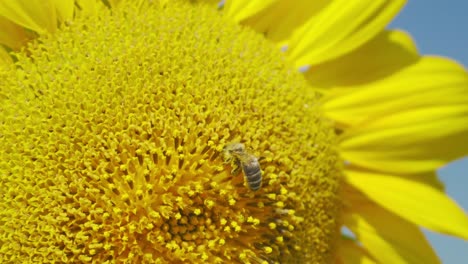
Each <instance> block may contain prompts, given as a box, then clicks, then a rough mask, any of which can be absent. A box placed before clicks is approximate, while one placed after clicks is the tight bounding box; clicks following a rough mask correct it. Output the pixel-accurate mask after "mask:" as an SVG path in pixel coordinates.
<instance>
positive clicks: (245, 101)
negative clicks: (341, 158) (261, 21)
mask: <svg viewBox="0 0 468 264" xmlns="http://www.w3.org/2000/svg"><path fill="white" fill-rule="evenodd" d="M98 13H99V14H100V15H99V16H93V17H85V16H78V17H77V18H76V19H75V20H74V21H73V22H70V23H68V25H65V24H64V25H63V26H62V28H61V29H60V30H57V32H55V33H54V34H53V35H42V36H41V37H39V38H38V39H37V40H36V41H34V42H32V43H31V44H30V45H29V46H28V48H27V49H26V50H25V51H24V52H19V53H16V54H15V59H16V63H15V65H14V66H12V67H9V68H7V69H5V70H3V71H2V73H1V74H2V78H1V81H0V89H1V90H0V91H1V94H0V101H1V104H0V105H1V106H0V109H1V112H0V113H1V120H0V122H1V130H0V137H1V140H0V190H2V195H1V196H0V197H1V198H0V260H1V261H2V262H8V261H10V262H25V261H30V262H88V261H96V262H99V263H106V262H107V263H111V262H114V261H117V262H123V261H133V262H135V263H136V262H140V263H145V262H155V261H156V262H160V263H175V262H195V263H202V262H204V263H222V262H226V261H227V262H230V263H231V262H241V263H275V262H287V263H291V262H297V263H304V261H305V260H307V261H310V262H314V263H319V262H320V263H324V262H328V261H329V260H330V258H331V255H332V252H333V247H334V241H336V235H337V233H338V228H339V223H338V222H337V220H336V219H337V217H338V212H339V209H340V208H339V203H338V198H337V192H338V185H339V180H338V175H339V173H338V172H339V166H338V165H337V158H336V152H335V148H334V144H335V141H334V133H333V131H332V129H331V125H330V123H329V122H328V121H326V120H325V119H324V118H323V117H322V115H321V113H320V110H319V106H318V95H317V94H316V93H315V92H314V91H313V90H312V89H310V88H309V87H308V85H307V83H306V81H305V80H304V78H303V77H302V76H301V75H300V74H299V73H298V72H296V71H295V70H293V69H292V68H291V67H290V65H288V64H287V63H286V62H285V59H284V57H283V55H282V54H281V53H280V52H279V51H276V49H275V47H273V46H272V45H271V44H269V43H268V42H266V41H265V40H264V39H263V37H262V36H260V35H258V34H257V33H254V32H253V31H250V30H246V29H242V28H241V27H239V26H237V25H233V24H232V23H230V22H229V21H227V20H225V19H224V18H223V17H222V16H220V15H219V14H217V13H216V11H214V10H210V9H208V8H205V7H202V6H197V7H196V8H194V7H193V6H192V5H188V4H181V3H174V4H167V5H163V4H161V5H160V4H145V5H144V6H140V7H138V8H137V7H125V8H123V7H122V8H116V9H113V10H112V12H111V11H110V10H108V9H107V8H104V7H102V10H98ZM233 142H241V143H242V144H244V146H245V147H246V149H247V150H248V152H249V155H251V156H252V157H255V159H256V160H257V161H258V164H259V167H260V168H261V171H262V175H263V180H262V187H261V188H260V189H259V190H258V191H255V192H254V191H252V190H251V189H249V187H248V184H247V183H246V180H248V179H244V176H243V174H245V171H244V173H241V174H239V175H236V174H233V173H232V170H233V169H235V168H234V167H235V165H236V164H233V163H226V162H225V160H224V159H223V149H224V148H225V146H227V145H229V144H231V143H233ZM241 165H242V164H241ZM247 176H248V175H247Z"/></svg>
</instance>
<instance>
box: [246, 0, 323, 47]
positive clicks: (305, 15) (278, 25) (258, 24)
mask: <svg viewBox="0 0 468 264" xmlns="http://www.w3.org/2000/svg"><path fill="white" fill-rule="evenodd" d="M330 3H331V1H328V0H317V1H304V0H278V1H275V2H274V3H273V4H271V5H270V6H268V7H267V8H265V9H263V10H261V11H260V12H258V13H257V14H255V15H254V16H252V17H250V18H248V19H246V20H244V21H242V24H245V25H248V26H249V27H252V28H254V29H255V30H256V31H258V32H261V33H264V34H265V37H267V38H268V39H269V40H271V41H274V42H276V43H278V44H279V45H283V44H286V43H287V40H288V38H289V37H290V36H291V34H292V33H293V32H294V30H296V29H297V28H298V27H300V26H302V25H303V24H304V23H305V22H307V21H308V20H310V19H312V18H313V17H315V16H317V14H318V13H319V12H320V11H321V10H323V9H324V8H325V7H326V6H327V5H329V4H330Z"/></svg>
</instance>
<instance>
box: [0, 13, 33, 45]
mask: <svg viewBox="0 0 468 264" xmlns="http://www.w3.org/2000/svg"><path fill="white" fill-rule="evenodd" d="M27 40H28V36H27V35H26V32H25V30H24V28H23V27H21V26H19V25H17V24H15V23H13V22H11V21H10V20H8V19H5V18H3V17H1V16H0V44H3V45H5V46H7V47H8V48H10V49H13V50H19V49H20V48H21V47H22V46H24V44H25V43H26V42H27Z"/></svg>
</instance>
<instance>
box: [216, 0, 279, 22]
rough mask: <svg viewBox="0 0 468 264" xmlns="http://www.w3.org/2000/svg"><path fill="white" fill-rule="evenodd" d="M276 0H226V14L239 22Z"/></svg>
mask: <svg viewBox="0 0 468 264" xmlns="http://www.w3.org/2000/svg"><path fill="white" fill-rule="evenodd" d="M275 1H276V0H261V1H256V0H231V1H229V0H226V3H225V5H224V9H225V10H226V11H225V12H226V16H227V17H229V18H231V19H232V20H234V21H235V22H239V21H241V20H243V19H246V18H248V17H250V16H252V15H254V14H256V13H257V12H259V11H261V10H262V9H264V8H266V7H267V6H269V5H270V4H272V3H273V2H275Z"/></svg>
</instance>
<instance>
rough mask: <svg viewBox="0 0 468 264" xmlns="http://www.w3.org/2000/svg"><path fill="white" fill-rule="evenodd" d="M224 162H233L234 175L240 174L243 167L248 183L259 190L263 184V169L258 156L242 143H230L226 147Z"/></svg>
mask: <svg viewBox="0 0 468 264" xmlns="http://www.w3.org/2000/svg"><path fill="white" fill-rule="evenodd" d="M223 153H224V162H225V163H231V164H232V166H233V170H232V171H231V174H232V175H237V174H239V171H240V170H241V169H242V172H243V173H244V176H245V179H246V180H247V184H248V185H249V187H250V189H251V190H252V191H257V190H258V189H260V187H261V186H262V170H261V168H260V163H258V159H257V157H255V156H254V155H253V154H251V153H249V152H247V151H246V149H245V146H244V144H242V143H230V144H228V145H226V146H225V147H224V150H223Z"/></svg>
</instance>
